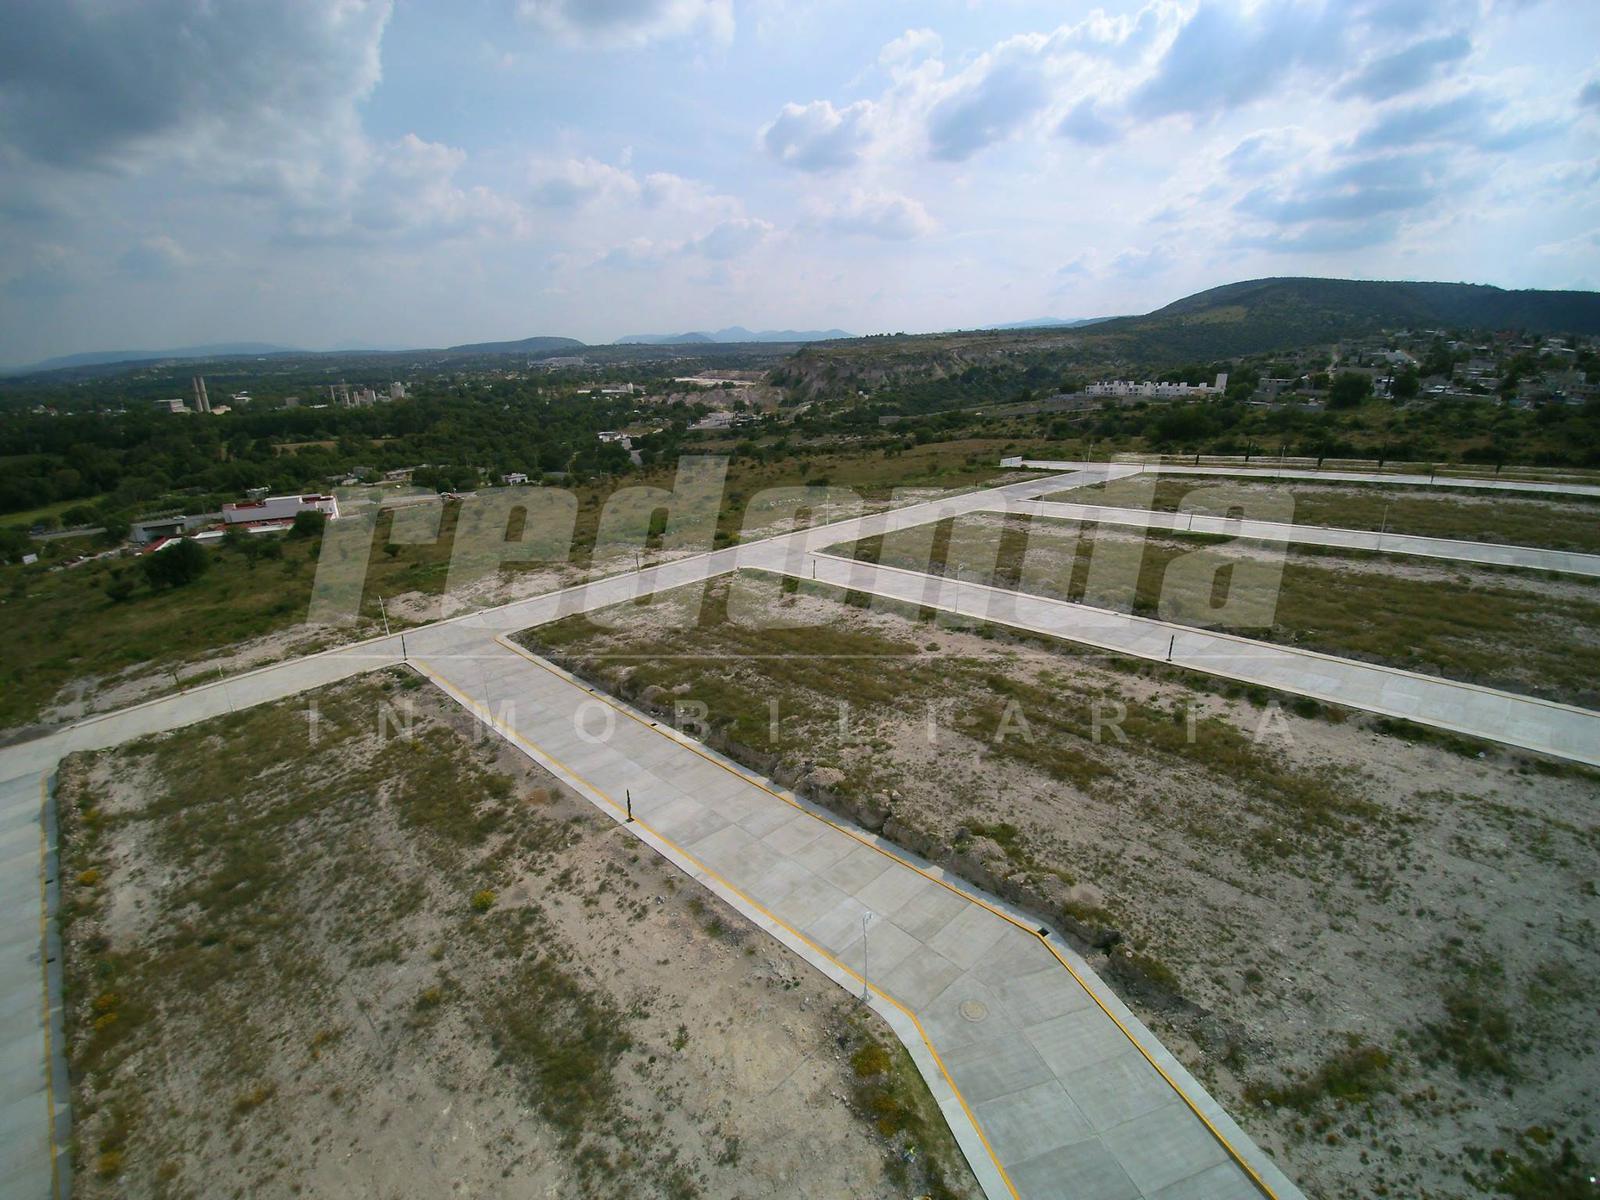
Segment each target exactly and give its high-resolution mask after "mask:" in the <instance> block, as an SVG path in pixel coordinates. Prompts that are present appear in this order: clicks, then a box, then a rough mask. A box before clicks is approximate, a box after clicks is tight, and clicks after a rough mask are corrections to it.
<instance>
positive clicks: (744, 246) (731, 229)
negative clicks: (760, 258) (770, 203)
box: [682, 217, 772, 261]
mask: <svg viewBox="0 0 1600 1200" xmlns="http://www.w3.org/2000/svg"><path fill="white" fill-rule="evenodd" d="M771 233H772V226H771V225H770V224H768V223H767V222H766V221H762V220H759V219H758V218H754V217H735V218H733V219H732V220H731V221H723V222H722V223H721V224H720V225H717V226H716V227H715V228H713V229H711V230H710V231H709V232H707V233H703V234H701V235H700V236H699V237H697V238H694V239H692V240H690V241H689V242H687V243H685V244H684V246H683V248H682V249H683V252H684V253H686V254H700V255H704V256H705V257H706V258H714V259H717V260H719V261H722V260H726V259H730V258H739V257H742V256H743V255H745V254H748V253H749V252H750V251H752V250H754V249H755V248H756V247H757V246H759V245H760V244H761V243H762V242H764V241H766V240H767V237H768V235H770V234H771Z"/></svg>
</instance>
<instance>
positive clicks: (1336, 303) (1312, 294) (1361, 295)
mask: <svg viewBox="0 0 1600 1200" xmlns="http://www.w3.org/2000/svg"><path fill="white" fill-rule="evenodd" d="M1401 328H1412V329H1420V328H1427V329H1432V328H1442V329H1518V330H1524V331H1527V332H1529V333H1539V334H1562V333H1569V334H1600V293H1597V292H1546V291H1532V290H1529V291H1506V290H1505V289H1503V288H1497V287H1489V286H1487V285H1484V284H1469V283H1410V282H1399V281H1386V280H1358V279H1309V278H1282V279H1250V280H1245V281H1243V282H1241V283H1230V284H1225V285H1223V286H1222V287H1215V288H1210V289H1209V290H1207V291H1204V292H1196V293H1195V294H1194V295H1192V296H1185V297H1184V298H1183V299H1181V300H1177V301H1174V302H1173V303H1171V304H1169V305H1167V306H1166V307H1164V308H1158V309H1156V310H1155V311H1154V312H1151V313H1146V314H1145V315H1144V316H1140V317H1119V318H1117V319H1116V320H1113V321H1106V322H1104V323H1103V324H1100V325H1097V326H1095V327H1094V332H1095V333H1096V334H1099V335H1103V336H1106V337H1109V338H1113V339H1115V340H1117V341H1119V342H1122V343H1123V344H1124V345H1125V346H1126V347H1127V349H1129V350H1131V351H1134V352H1136V353H1137V352H1141V351H1142V352H1146V353H1151V352H1156V353H1159V352H1160V351H1163V350H1164V351H1166V352H1168V353H1175V354H1177V355H1178V356H1179V357H1185V356H1187V357H1218V356H1224V355H1233V354H1258V353H1263V352H1266V351H1272V350H1287V349H1293V348H1295V347H1299V346H1306V345H1311V344H1314V343H1318V342H1332V341H1338V340H1339V339H1341V338H1348V337H1359V336H1361V335H1362V334H1367V333H1373V332H1376V331H1377V330H1380V329H1401Z"/></svg>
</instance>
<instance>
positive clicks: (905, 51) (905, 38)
mask: <svg viewBox="0 0 1600 1200" xmlns="http://www.w3.org/2000/svg"><path fill="white" fill-rule="evenodd" d="M943 50H944V41H943V40H942V39H941V38H940V37H939V35H938V34H937V33H935V32H934V31H933V30H931V29H908V30H906V31H905V32H904V33H902V34H901V35H900V36H899V37H897V38H895V39H894V41H892V42H890V43H888V44H887V45H886V46H884V48H883V49H882V50H880V51H879V52H878V62H879V64H880V65H882V66H885V67H888V68H890V69H891V70H893V69H895V68H898V67H902V66H904V65H906V64H909V63H915V62H917V61H919V60H921V59H924V58H938V57H939V55H940V54H941V53H942V52H943Z"/></svg>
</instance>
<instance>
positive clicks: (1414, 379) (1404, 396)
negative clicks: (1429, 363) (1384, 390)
mask: <svg viewBox="0 0 1600 1200" xmlns="http://www.w3.org/2000/svg"><path fill="white" fill-rule="evenodd" d="M1390 390H1391V391H1392V392H1393V393H1394V398H1395V399H1396V400H1410V399H1412V398H1413V397H1415V396H1416V394H1417V393H1418V392H1420V391H1421V390H1422V380H1421V379H1420V378H1419V377H1418V376H1417V371H1416V368H1415V367H1407V368H1406V369H1405V370H1403V371H1401V372H1400V374H1398V375H1396V376H1395V377H1394V384H1393V386H1392V387H1391V389H1390Z"/></svg>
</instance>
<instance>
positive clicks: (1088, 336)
mask: <svg viewBox="0 0 1600 1200" xmlns="http://www.w3.org/2000/svg"><path fill="white" fill-rule="evenodd" d="M1400 329H1410V330H1429V329H1439V330H1447V331H1448V330H1460V331H1463V332H1465V331H1480V332H1482V331H1491V330H1522V331H1525V332H1528V333H1534V334H1563V333H1565V334H1578V335H1589V336H1592V335H1596V334H1600V293H1596V292H1557V291H1507V290H1505V289H1502V288H1497V287H1489V286H1486V285H1481V284H1464V283H1416V282H1403V281H1384V280H1354V279H1312V278H1273V279H1251V280H1245V281H1243V282H1240V283H1230V284H1225V285H1223V286H1221V287H1215V288H1210V289H1208V290H1206V291H1203V292H1196V293H1195V294H1194V295H1192V296H1185V297H1184V298H1183V299H1181V300H1175V301H1173V302H1172V303H1171V304H1168V305H1165V306H1164V307H1162V308H1158V309H1156V310H1154V311H1153V312H1149V313H1145V314H1143V315H1142V316H1130V317H1112V318H1109V319H1106V320H1100V321H1092V322H1084V323H1079V324H1075V325H1069V324H1059V325H1057V324H1049V325H1046V324H1043V323H1039V324H1032V323H1030V324H1026V325H1025V326H1022V327H1013V328H1009V329H1007V328H995V329H980V330H963V331H958V332H949V333H930V334H912V335H906V334H895V335H893V336H887V335H884V336H878V337H866V338H854V339H851V340H849V341H839V342H829V343H827V344H824V345H815V346H803V347H801V348H800V349H799V350H798V351H797V352H796V353H795V354H794V355H793V356H791V357H790V358H789V359H788V360H787V361H786V362H785V363H784V365H783V366H782V367H781V368H779V369H778V370H776V371H775V372H774V373H773V379H774V381H775V382H778V383H782V384H784V385H786V386H789V387H792V388H796V389H799V390H800V391H801V392H803V393H806V394H810V395H819V394H827V393H830V392H831V393H834V394H840V393H849V392H854V391H857V390H863V391H868V392H872V393H875V394H877V393H879V392H880V389H883V388H888V389H890V391H889V392H888V393H883V394H882V397H883V398H882V402H884V403H887V404H889V405H892V406H895V407H896V409H897V411H913V410H914V409H915V408H917V407H922V408H933V407H939V408H942V407H957V406H959V405H960V404H962V403H973V402H982V403H991V402H994V401H996V400H999V399H1010V398H1014V397H1015V396H1016V395H1018V394H1020V392H1021V391H1022V390H1028V391H1031V392H1038V391H1046V392H1048V391H1050V390H1056V389H1058V388H1063V387H1065V388H1069V389H1070V387H1071V386H1075V385H1077V384H1081V382H1082V380H1084V379H1088V378H1095V377H1100V376H1106V375H1110V374H1113V373H1118V372H1120V373H1124V374H1128V373H1131V374H1134V375H1140V376H1142V375H1144V374H1146V373H1156V372H1162V371H1169V370H1173V369H1175V368H1178V367H1184V366H1188V365H1191V364H1195V363H1217V362H1221V361H1225V360H1228V359H1234V358H1239V357H1242V356H1244V355H1251V354H1272V353H1277V352H1279V351H1286V350H1296V349H1302V348H1305V347H1312V346H1321V347H1323V348H1326V347H1328V346H1330V345H1332V344H1333V343H1334V342H1338V341H1342V340H1345V339H1349V338H1357V337H1362V336H1364V335H1367V334H1371V333H1376V332H1378V331H1380V330H1400ZM902 389H916V391H917V394H916V396H915V397H912V396H911V395H910V393H909V392H907V393H906V394H904V395H902V394H900V390H902Z"/></svg>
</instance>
